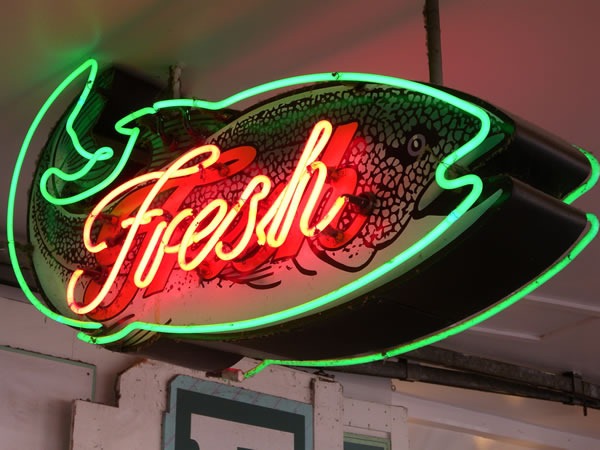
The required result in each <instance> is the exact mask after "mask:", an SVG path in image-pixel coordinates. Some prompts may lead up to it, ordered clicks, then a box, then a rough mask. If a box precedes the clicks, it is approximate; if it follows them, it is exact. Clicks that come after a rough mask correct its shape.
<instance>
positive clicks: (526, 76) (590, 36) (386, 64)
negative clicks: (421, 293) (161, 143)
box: [0, 0, 600, 383]
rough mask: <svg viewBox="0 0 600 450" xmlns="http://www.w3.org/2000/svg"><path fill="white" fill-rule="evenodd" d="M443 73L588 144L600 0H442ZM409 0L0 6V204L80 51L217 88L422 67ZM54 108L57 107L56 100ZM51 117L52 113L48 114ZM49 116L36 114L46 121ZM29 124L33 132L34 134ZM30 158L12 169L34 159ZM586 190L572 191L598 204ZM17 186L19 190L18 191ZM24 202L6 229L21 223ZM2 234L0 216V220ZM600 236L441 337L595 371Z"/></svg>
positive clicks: (194, 86) (414, 2) (599, 145)
mask: <svg viewBox="0 0 600 450" xmlns="http://www.w3.org/2000/svg"><path fill="white" fill-rule="evenodd" d="M440 3H441V20H442V47H443V63H444V81H445V84H446V85H448V86H450V87H453V88H456V89H459V90H463V91H465V92H468V93H471V94H473V95H476V96H479V97H481V98H483V99H486V100H488V101H490V102H491V103H493V104H496V105H497V106H500V107H502V108H505V109H506V110H508V111H512V112H514V113H515V114H517V115H519V116H521V117H524V118H526V119H528V120H530V121H531V122H534V123H536V124H538V125H540V126H541V127H542V128H545V129H546V130H549V131H552V132H554V133H555V134H557V135H559V136H561V137H563V138H565V139H566V140H569V141H571V142H573V143H576V144H578V145H580V146H582V147H584V148H586V149H588V150H589V151H591V152H592V153H595V154H596V156H600V134H599V133H598V128H600V127H599V121H600V112H599V111H598V106H599V105H600V87H599V86H598V80H600V56H599V53H598V44H600V27H599V26H598V17H600V2H597V1H595V0H587V1H586V0H577V1H575V0H574V1H569V2H567V1H564V0H529V1H527V2H524V1H521V0H503V1H501V2H482V1H478V0H441V1H440ZM422 4H423V2H422V1H420V0H419V1H418V0H404V1H401V0H379V1H377V2H366V1H357V0H345V1H338V0H319V1H313V0H310V1H306V0H305V1H298V2H291V1H285V2H283V1H277V0H238V1H234V0H220V1H218V2H216V1H207V0H202V1H198V0H186V1H183V0H180V1H169V0H154V1H144V0H132V1H122V0H121V1H115V0H103V1H84V2H82V1H68V0H54V1H52V2H48V1H45V0H22V1H20V2H12V3H11V6H10V10H9V9H7V8H5V10H4V12H3V14H2V17H1V18H0V25H1V28H0V29H1V30H2V31H0V33H1V34H2V39H0V53H1V54H2V62H3V69H4V70H2V71H0V135H1V136H2V143H3V147H2V154H3V158H2V162H3V164H4V166H3V169H2V170H3V175H4V176H2V177H0V189H1V191H2V192H3V193H4V195H2V197H1V200H0V202H2V203H0V211H2V212H1V213H0V216H2V222H1V223H2V224H4V222H5V219H4V215H5V214H4V211H5V210H6V207H5V202H6V197H7V195H6V194H7V192H8V183H9V178H10V176H9V175H10V171H9V167H10V166H11V165H12V164H13V163H14V161H15V159H16V156H17V152H18V149H19V147H20V144H21V141H22V139H23V137H24V134H25V131H26V129H27V127H28V126H29V123H30V121H31V120H32V119H33V117H34V115H35V113H36V111H37V108H38V107H39V106H40V105H41V104H42V102H43V101H44V99H45V96H46V95H48V94H49V93H50V92H51V91H52V89H53V88H54V87H55V86H56V85H57V83H58V82H59V81H60V80H61V79H62V78H63V77H64V76H65V75H66V74H68V73H69V71H70V70H72V69H73V68H74V67H76V65H77V64H78V63H80V62H81V61H82V60H83V59H85V58H87V57H90V56H94V57H96V58H98V59H99V60H100V61H101V62H102V63H103V64H106V65H107V64H110V63H112V62H120V63H124V64H127V65H130V66H133V67H134V68H136V69H138V70H140V71H142V72H145V73H148V74H150V75H151V76H153V77H156V78H159V79H161V80H163V81H165V80H166V78H167V74H168V70H167V69H168V66H169V65H172V64H175V63H178V64H180V65H181V66H182V67H183V68H184V71H183V88H184V91H185V92H186V94H187V95H190V96H194V97H199V98H208V99H217V98H221V97H223V96H226V95H228V94H232V93H235V92H237V91H238V90H240V89H242V88H244V87H250V86H252V85H254V84H257V83H260V82H266V81H270V80H272V79H276V78H281V77H284V76H289V75H296V74H303V73H309V72H329V71H358V72H375V73H382V74H388V75H394V76H398V77H403V78H410V79H416V80H422V81H427V73H428V72H427V58H426V50H425V34H424V28H423V21H422V16H421V8H422ZM59 112H60V110H58V109H57V111H56V114H58V113H59ZM57 117H58V116H55V117H54V120H56V118H57ZM52 123H53V122H52V120H49V121H48V123H46V124H45V126H46V130H48V129H49V127H50V126H51V125H52ZM43 140H44V133H42V134H41V135H40V136H39V138H38V140H37V141H36V142H34V148H36V147H35V145H37V146H38V147H37V148H39V147H40V146H41V145H42V143H43ZM33 161H35V155H31V156H30V158H29V165H28V166H27V168H26V170H25V171H24V176H26V175H27V174H28V172H30V171H31V170H32V163H33ZM599 189H600V188H597V189H596V190H595V191H592V192H590V193H588V194H587V195H586V196H585V197H584V198H582V199H580V200H579V201H578V202H577V203H576V205H577V206H578V207H579V208H580V209H583V210H585V211H589V212H595V213H596V214H598V213H600V191H599ZM26 192H27V187H26V186H25V185H23V186H22V187H21V189H20V196H19V199H20V200H19V204H25V203H26ZM24 224H25V209H24V208H22V209H19V217H17V233H18V234H19V235H20V237H21V238H23V237H24V236H25V225H24ZM0 229H1V230H2V235H0V240H4V239H5V235H4V226H3V225H2V226H0ZM599 260H600V242H599V241H598V240H596V241H595V242H593V243H592V244H591V245H590V247H589V248H588V249H586V250H585V251H584V253H583V254H582V255H581V256H580V257H579V258H578V259H577V260H576V261H575V262H573V263H572V265H571V266H569V267H568V268H567V269H566V270H564V271H563V272H562V273H560V274H559V275H558V276H557V277H556V278H555V279H553V280H551V281H550V282H549V283H548V284H547V285H545V286H543V287H541V288H540V289H539V290H538V291H536V293H535V295H533V296H531V297H530V298H528V299H526V300H523V301H522V302H521V303H520V304H517V305H516V306H514V307H512V308H510V309H509V310H507V311H506V312H504V313H501V314H499V315H498V316H496V317H495V318H493V319H491V320H489V321H488V322H486V323H484V324H483V325H482V326H480V327H478V328H477V329H475V330H472V331H468V332H465V333H463V334H462V335H459V336H457V337H454V338H451V339H448V340H447V341H445V342H444V343H443V346H446V347H448V348H452V349H454V350H459V351H464V352H467V353H474V354H478V355H482V356H488V357H493V358H498V359H503V360H507V361H510V362H516V363H519V364H523V365H531V366H536V367H539V368H544V369H549V370H553V371H558V372H563V371H571V370H575V371H578V372H580V373H582V374H583V377H584V379H588V380H590V381H593V382H596V383H600V358H598V356H599V355H598V350H597V343H598V341H599V340H600V299H599V298H598V292H600V268H599V266H598V264H597V261H599Z"/></svg>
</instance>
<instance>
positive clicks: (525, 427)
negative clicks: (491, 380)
mask: <svg viewBox="0 0 600 450" xmlns="http://www.w3.org/2000/svg"><path fill="white" fill-rule="evenodd" d="M2 289H3V290H2V296H0V311H2V314H1V315H0V346H2V347H3V348H4V347H10V348H12V349H21V350H24V351H25V352H14V351H6V350H4V351H0V375H1V376H2V390H0V395H2V402H1V403H0V421H2V423H0V442H2V445H1V446H0V447H1V448H2V449H4V450H13V449H15V450H16V449H19V450H20V449H21V448H43V449H44V450H54V449H56V450H59V449H66V448H69V445H70V443H69V439H70V435H69V430H70V428H71V425H70V424H71V417H70V415H69V411H68V410H69V408H68V407H67V408H65V405H66V404H68V403H71V402H72V401H73V400H76V399H81V400H83V401H78V402H77V405H78V406H77V411H78V414H80V419H79V422H78V423H79V425H80V428H78V429H76V430H78V432H79V438H78V439H79V441H78V444H79V445H82V444H81V443H82V442H84V441H85V438H86V436H87V437H89V438H91V437H92V434H93V433H92V432H91V431H90V430H92V428H85V427H84V428H81V424H86V423H87V424H88V425H91V424H94V423H96V422H94V421H97V423H96V424H97V425H98V427H96V428H93V429H94V430H96V431H95V432H94V433H95V434H93V437H95V438H96V439H97V440H96V441H95V443H96V444H98V445H100V444H102V442H104V448H105V449H112V448H123V447H122V446H121V444H122V442H123V441H121V442H120V443H119V444H118V445H117V444H115V442H116V441H115V439H117V437H118V436H121V438H123V436H126V437H127V439H129V444H131V443H132V442H133V443H136V442H137V443H138V444H139V443H141V442H143V439H149V438H150V437H151V438H152V443H153V444H151V445H150V446H144V447H143V448H147V449H149V450H150V449H151V448H156V449H157V450H158V449H159V448H160V433H161V431H160V430H161V428H160V423H161V422H160V420H161V417H162V414H163V412H164V411H165V408H166V398H167V397H166V383H167V381H168V380H169V378H170V377H172V376H174V374H176V373H179V374H187V375H191V376H195V377H198V378H202V377H204V374H203V373H201V372H194V371H191V370H188V369H184V368H177V367H176V366H168V365H163V364H156V363H153V362H147V363H141V361H140V359H139V358H135V357H132V356H130V355H123V354H119V353H114V352H110V351H107V350H105V349H103V348H98V347H94V346H91V345H88V344H84V343H82V342H80V341H79V340H77V338H76V333H75V331H74V330H71V329H70V328H68V327H65V326H62V325H59V324H56V323H54V322H52V321H50V320H48V319H46V318H45V317H44V316H43V315H41V314H40V313H39V312H38V311H37V310H35V308H33V307H32V306H30V305H29V304H27V303H22V302H16V301H12V300H8V299H7V297H11V296H14V297H18V296H19V295H20V294H19V293H18V291H17V290H14V291H11V290H10V289H5V288H2ZM36 353H37V354H36ZM38 354H39V355H38ZM6 355H9V356H6ZM48 356H50V357H51V358H50V359H48ZM73 362H76V363H75V364H73ZM140 363H141V365H140ZM240 364H242V365H244V364H245V365H249V364H252V362H248V360H243V361H242V362H241V363H240ZM132 366H135V367H134V368H133V369H131V370H130V371H129V372H127V374H128V375H127V377H125V378H122V379H121V380H120V389H121V400H120V401H117V398H116V396H115V385H116V383H117V382H118V376H119V374H120V373H121V372H123V371H126V370H127V369H129V368H130V367H132ZM314 379H316V377H315V376H314V375H313V374H312V373H311V372H310V371H308V372H297V371H294V370H291V369H287V368H278V367H271V368H268V369H267V370H265V371H264V372H261V373H260V374H258V375H257V376H256V377H255V378H252V379H250V380H246V381H244V382H243V384H242V386H243V387H244V388H245V389H253V390H257V391H263V392H268V393H274V394H275V395H284V396H292V397H294V396H295V397H297V398H298V399H300V401H307V402H315V404H318V405H319V408H318V409H317V410H316V414H318V417H316V419H315V425H316V426H321V427H322V429H323V430H329V431H322V434H320V435H319V436H320V439H321V441H320V442H321V443H320V444H319V445H318V446H316V448H317V449H319V448H323V449H326V450H333V449H334V448H336V447H331V445H332V444H331V443H332V439H334V438H335V439H338V442H341V440H339V439H340V438H341V433H342V432H343V431H345V432H351V433H359V434H367V435H371V436H375V437H392V442H393V444H394V446H393V447H392V450H408V449H409V448H410V450H449V449H459V448H460V449H461V450H463V449H464V450H471V449H472V450H496V449H503V450H518V449H521V448H538V449H557V448H563V449H569V450H590V449H592V448H600V440H598V439H592V438H590V437H586V436H582V435H578V434H574V433H569V432H565V431H557V430H553V429H549V428H544V427H541V426H539V425H532V424H528V423H525V422H523V421H521V420H515V419H513V418H510V417H500V416H495V415H493V414H489V413H482V412H478V411H476V410H469V409H464V408H459V407H457V406H455V405H449V404H445V403H442V402H434V401H431V400H425V399H422V398H418V397H415V396H411V395H407V394H405V393H401V392H399V391H398V389H396V390H395V391H394V390H392V386H393V383H391V382H390V380H387V379H382V378H372V377H364V376H354V375H348V374H339V373H336V374H335V381H336V382H338V383H340V384H339V385H338V384H337V383H332V386H340V385H341V386H340V387H341V388H343V397H342V394H341V392H342V390H341V389H340V390H339V393H336V392H337V391H335V389H334V390H333V391H331V390H329V391H328V390H327V389H324V390H323V389H321V390H313V389H312V387H310V386H311V380H314ZM325 386H327V384H325ZM438 389H440V388H439V387H438ZM294 392H295V393H294ZM295 397H294V398H295ZM8 398H10V399H11V402H10V405H11V406H10V407H8V406H7V404H8V403H9V402H7V401H6V400H7V399H8ZM144 399H145V400H144ZM302 399H303V400H302ZM87 400H92V402H89V401H87ZM140 402H141V403H140ZM98 404H103V405H105V406H102V405H98ZM405 408H406V409H405ZM140 412H143V414H140ZM34 413H35V414H34ZM86 414H87V416H86ZM17 416H18V417H17ZM34 416H35V417H36V419H35V420H37V421H38V423H44V424H46V426H45V428H43V427H42V426H39V428H37V427H36V426H34V425H33V423H32V424H31V426H29V427H25V428H23V430H25V429H26V430H27V432H25V431H20V432H19V431H18V428H14V424H15V423H17V424H20V425H23V424H25V423H30V422H31V421H33V420H34ZM150 416H152V419H150ZM85 417H87V419H86V418H85ZM19 418H22V419H23V420H21V421H20V422H19ZM117 419H118V420H117ZM103 420H106V421H110V420H112V422H110V423H111V424H112V425H111V426H109V425H108V424H109V422H103ZM140 420H142V422H140V423H139V425H140V427H139V428H138V429H139V430H141V434H138V435H135V434H131V433H129V432H128V430H132V429H136V427H135V426H133V425H134V424H136V423H138V422H139V421H140ZM15 421H16V422H15ZM52 421H54V422H52ZM152 421H154V422H155V427H154V428H152V430H149V429H148V427H147V426H146V425H144V424H147V423H151V422H152ZM102 424H103V425H102ZM116 425H119V427H120V428H119V427H116ZM9 427H12V428H11V430H12V431H14V430H17V431H14V432H11V433H9V432H8V431H6V430H7V429H8V428H9ZM115 427H116V428H115ZM82 430H83V431H82ZM119 430H121V434H119V433H120V432H119ZM19 433H20V434H19ZM82 433H83V434H82ZM328 433H329V434H328ZM136 436H137V437H136ZM315 436H317V434H315ZM4 438H6V439H7V440H4ZM317 439H318V438H317ZM103 440H104V441H103ZM131 440H133V441H131ZM29 442H37V443H38V444H36V445H28V444H27V443H29ZM40 442H43V443H44V444H43V446H40V445H39V443H40ZM111 442H112V444H115V445H116V446H114V445H111ZM23 443H25V444H27V445H21V444H23ZM153 445H154V447H153ZM74 448H82V449H84V448H87V447H74ZM140 448H142V447H140Z"/></svg>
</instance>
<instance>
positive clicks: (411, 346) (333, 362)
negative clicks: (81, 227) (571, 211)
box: [245, 214, 599, 378]
mask: <svg viewBox="0 0 600 450" xmlns="http://www.w3.org/2000/svg"><path fill="white" fill-rule="evenodd" d="M586 217H587V219H588V223H589V227H588V231H587V232H586V234H585V235H584V236H583V237H582V238H581V239H580V240H579V242H578V243H577V244H576V245H575V246H574V247H573V248H572V249H571V251H570V252H569V253H568V254H567V255H566V256H564V257H563V258H562V259H560V260H559V261H558V262H556V263H555V264H554V265H553V266H552V267H550V268H549V269H548V270H547V271H545V272H544V273H542V274H541V275H540V276H539V277H537V278H536V279H534V280H533V281H531V282H530V283H529V284H526V285H525V286H523V287H522V288H521V289H520V290H518V291H516V292H515V293H513V294H512V295H510V296H509V297H507V298H506V299H504V300H503V301H501V302H499V303H497V304H496V305H494V306H492V307H490V308H488V309H486V310H485V311H482V312H481V313H479V314H476V315H475V316H472V317H470V318H468V319H466V320H464V321H462V322H459V323H457V324H456V325H454V326H453V327H451V328H448V329H446V330H443V331H441V332H439V333H436V334H433V335H430V336H426V337H424V338H422V339H418V340H416V341H413V342H410V343H408V344H405V345H402V346H400V347H396V348H393V349H391V350H388V351H385V352H379V353H373V354H370V355H361V356H357V357H353V358H346V359H324V360H315V361H292V360H278V359H266V360H264V361H263V362H262V363H260V364H259V365H258V366H256V367H255V368H253V369H251V370H249V371H248V372H246V373H245V377H246V378H250V377H252V376H254V375H256V374H257V373H259V372H261V371H262V370H264V369H265V368H267V367H268V366H270V365H271V364H277V365H282V366H304V367H336V366H351V365H356V364H365V363H369V362H373V361H380V360H382V359H387V358H392V357H394V356H398V355H401V354H403V353H407V352H410V351H412V350H416V349H418V348H422V347H425V346H427V345H431V344H435V343H436V342H439V341H442V340H444V339H446V338H448V337H450V336H454V335H456V334H458V333H461V332H463V331H465V330H467V329H469V328H471V327H473V326H475V325H478V324H480V323H481V322H483V321H485V320H487V319H489V318H490V317H492V316H494V315H496V314H498V313H499V312H501V311H503V310H505V309H506V308H508V307H509V306H512V305H514V304H515V303H516V302H517V301H519V300H520V299H521V298H523V297H525V296H526V295H527V294H530V293H531V292H532V291H534V290H535V289H537V288H538V287H539V286H541V285H542V284H544V283H545V282H546V281H548V280H549V279H550V278H552V277H553V276H554V275H556V274H557V273H558V272H560V271H561V270H563V269H564V268H565V267H566V266H567V265H568V264H569V263H570V262H571V261H573V260H574V259H575V257H576V256H577V255H579V254H580V253H581V251H582V250H583V249H584V248H585V247H587V245H588V244H589V243H590V242H591V241H592V239H594V237H595V236H596V235H597V234H598V228H599V224H598V218H597V217H596V216H595V215H593V214H587V215H586Z"/></svg>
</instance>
